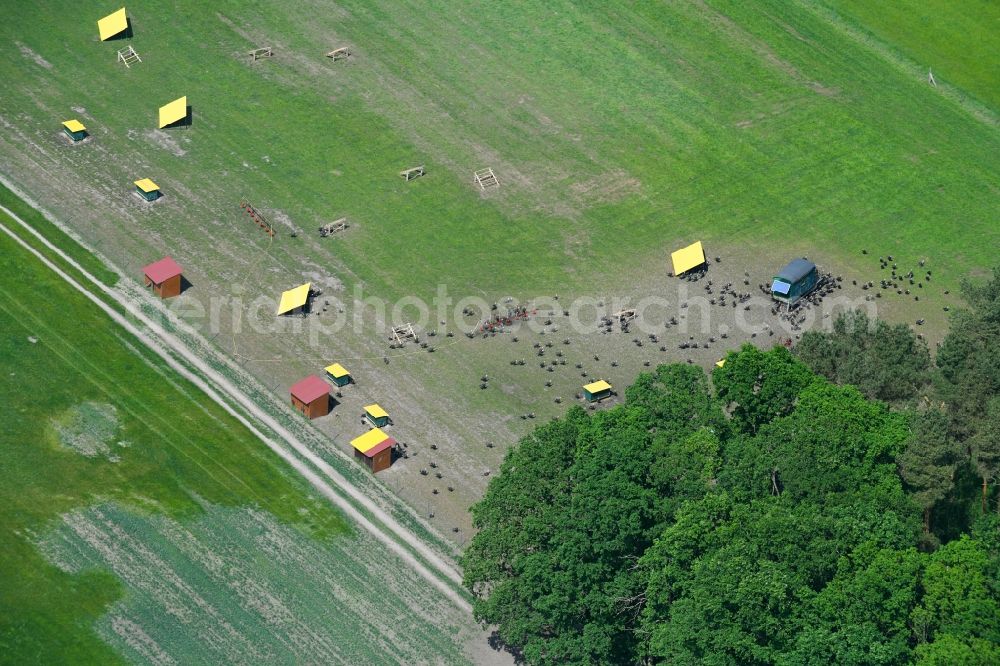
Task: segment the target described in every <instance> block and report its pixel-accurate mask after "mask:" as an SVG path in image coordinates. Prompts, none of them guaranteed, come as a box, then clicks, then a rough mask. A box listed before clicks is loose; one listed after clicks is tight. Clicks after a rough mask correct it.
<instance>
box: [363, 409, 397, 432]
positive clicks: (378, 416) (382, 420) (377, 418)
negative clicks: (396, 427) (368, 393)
mask: <svg viewBox="0 0 1000 666" xmlns="http://www.w3.org/2000/svg"><path fill="white" fill-rule="evenodd" d="M365 418H366V419H368V422H369V423H371V424H372V425H373V426H375V427H376V428H384V427H385V426H387V425H391V424H392V419H390V418H389V412H387V411H385V410H384V409H382V408H381V407H380V406H379V404H378V403H373V404H371V405H365Z"/></svg>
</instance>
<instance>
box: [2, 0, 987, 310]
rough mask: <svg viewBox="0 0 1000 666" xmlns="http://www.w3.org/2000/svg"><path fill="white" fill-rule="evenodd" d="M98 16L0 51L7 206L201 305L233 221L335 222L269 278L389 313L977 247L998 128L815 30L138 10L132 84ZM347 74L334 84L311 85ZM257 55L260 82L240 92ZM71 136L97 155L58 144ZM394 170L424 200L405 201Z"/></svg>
mask: <svg viewBox="0 0 1000 666" xmlns="http://www.w3.org/2000/svg"><path fill="white" fill-rule="evenodd" d="M979 6H980V5H979V4H976V5H975V6H973V7H972V8H971V10H970V9H969V8H967V7H964V6H963V7H962V8H958V7H954V8H951V9H949V8H948V7H947V6H944V5H942V6H941V7H940V9H939V15H943V16H945V17H948V16H951V15H957V14H962V15H965V14H974V13H975V9H976V7H979ZM982 7H983V8H984V9H983V12H984V14H986V15H987V18H988V17H989V15H990V12H991V11H992V10H989V9H988V5H982ZM104 9H105V8H104V7H94V8H92V9H90V10H89V12H90V14H93V16H90V15H89V14H88V15H87V16H81V15H80V11H79V7H78V6H77V5H74V4H73V3H70V2H60V1H56V0H48V1H45V2H41V3H38V5H37V6H36V8H35V9H33V10H32V11H25V10H20V11H17V12H15V15H14V16H13V20H10V21H7V22H6V23H5V25H4V26H3V27H2V28H0V30H2V35H3V37H4V43H5V46H4V47H3V48H4V49H5V57H4V58H3V62H2V64H0V68H2V69H0V74H2V75H3V78H4V80H5V81H7V82H8V84H7V89H6V92H7V94H5V95H4V98H3V100H0V115H2V117H3V119H4V121H5V122H6V123H8V124H9V125H10V126H11V128H12V129H14V131H12V132H10V133H9V134H8V136H7V137H5V138H4V140H3V143H2V144H0V147H2V150H3V151H4V152H5V153H7V154H14V155H15V156H18V160H15V162H14V163H13V164H12V166H17V164H18V163H19V162H20V160H21V159H27V160H28V161H29V162H31V163H32V168H26V169H23V170H18V169H17V168H13V169H11V173H10V174H9V176H10V177H11V178H13V179H14V180H15V181H16V182H17V184H19V185H21V186H23V187H24V188H25V189H26V190H27V191H28V192H29V193H35V194H37V195H38V196H40V197H42V198H44V200H45V201H46V202H47V203H49V204H51V205H52V207H53V208H55V209H56V210H57V211H59V212H61V213H63V214H64V215H65V216H66V217H67V218H68V219H69V220H71V221H72V222H73V223H74V224H78V225H79V226H80V228H81V229H82V230H83V231H84V232H85V233H86V234H87V236H88V237H92V238H101V239H107V241H106V242H107V243H109V244H110V243H111V242H112V240H114V241H115V242H117V243H119V244H120V245H121V246H122V247H123V248H125V249H127V250H128V251H129V252H135V253H141V252H142V251H143V249H144V248H147V247H148V246H149V245H150V244H153V245H156V246H160V247H173V248H179V249H183V250H185V251H186V253H187V254H188V255H190V261H189V263H191V264H193V265H194V266H196V270H201V271H204V272H206V273H207V274H208V275H209V276H211V278H212V279H213V280H218V281H219V282H223V281H225V280H226V279H227V278H228V279H232V277H234V276H235V275H237V274H238V273H239V265H240V263H239V262H240V257H241V255H243V256H245V255H248V254H251V253H253V252H254V251H255V246H254V242H255V241H257V240H259V239H258V238H256V236H255V235H254V234H253V233H249V232H252V230H248V228H247V225H248V223H247V222H246V221H245V220H241V218H239V216H238V213H237V211H236V203H237V202H238V200H239V197H240V196H241V195H246V196H249V197H251V198H252V200H254V201H255V202H257V203H258V205H260V206H262V207H264V208H265V209H270V210H274V211H278V212H277V213H276V219H278V218H281V217H283V216H287V219H288V220H290V223H289V224H288V225H281V224H279V228H280V229H283V230H285V231H287V230H289V229H290V228H292V227H294V228H296V229H299V230H300V231H302V232H303V234H304V235H309V236H314V235H315V226H317V225H318V224H319V223H321V222H325V221H329V220H331V219H335V218H337V217H340V216H342V215H346V216H348V217H349V219H351V220H352V221H353V222H354V224H355V227H354V228H353V229H352V230H351V231H350V232H349V233H348V234H346V235H345V236H344V237H343V238H342V239H337V240H336V241H333V242H331V243H327V244H325V245H324V246H317V244H315V243H306V242H298V243H296V242H295V241H294V240H290V239H287V238H286V239H285V241H286V242H284V243H281V244H280V247H279V248H277V249H276V250H275V259H276V261H277V262H278V263H279V264H280V265H281V267H282V270H284V271H295V268H294V267H295V266H296V265H298V266H299V267H302V266H303V265H315V266H319V267H321V268H322V270H325V271H329V272H331V273H334V274H335V275H336V277H337V279H339V280H341V281H343V282H346V283H348V284H350V283H354V282H358V281H363V282H364V284H365V285H366V286H367V287H369V288H370V289H372V290H374V291H376V292H377V293H379V294H380V295H383V296H385V297H398V296H400V295H404V294H410V293H414V294H416V295H419V296H424V297H426V296H429V295H431V294H433V291H434V288H435V287H436V285H437V284H439V283H445V284H448V285H449V286H451V287H452V288H455V289H461V290H463V291H464V292H468V293H472V294H478V293H480V292H485V293H486V294H489V295H491V296H493V295H503V294H506V293H509V292H517V293H521V292H551V291H554V290H561V291H562V292H580V291H585V290H587V289H590V288H593V285H594V284H595V282H597V283H604V284H607V283H608V282H609V281H610V282H623V281H628V280H634V279H636V278H637V277H638V276H641V275H642V274H643V272H645V271H648V270H662V268H663V265H664V264H663V262H664V259H665V257H666V253H667V252H668V251H669V250H671V249H673V248H674V247H676V245H677V243H679V242H682V241H688V240H691V239H695V238H702V239H704V240H706V242H708V243H709V244H710V247H712V246H714V247H716V248H733V247H739V248H744V247H749V248H752V249H753V251H754V252H755V254H756V255H757V256H759V257H761V261H765V262H768V263H771V264H775V265H777V264H780V263H781V262H782V261H783V260H784V259H785V258H786V257H787V256H788V254H789V253H790V252H791V250H792V248H793V247H794V248H796V250H797V249H798V248H801V247H805V248H808V247H810V246H814V247H822V248H824V249H825V250H828V251H832V252H834V253H835V255H836V256H839V257H841V258H842V259H843V261H844V263H845V264H846V265H851V264H852V263H853V264H857V262H858V261H859V253H860V250H861V249H862V248H863V247H868V248H869V249H870V250H871V251H873V252H874V253H878V254H884V253H891V252H893V251H895V252H903V251H905V252H907V253H911V254H913V255H914V256H927V257H932V258H933V260H934V261H935V262H936V263H937V266H938V268H939V271H940V273H941V275H942V277H943V278H944V279H952V280H957V278H958V277H960V276H963V275H965V274H967V273H969V272H971V271H973V270H975V269H979V268H982V267H984V266H986V265H987V264H989V263H991V262H992V261H993V259H994V256H993V255H994V252H993V250H994V249H995V247H996V246H997V244H998V240H1000V239H998V232H997V225H995V224H994V222H995V211H996V207H997V198H998V190H997V183H998V165H997V158H996V155H997V154H998V153H1000V136H998V130H997V126H996V122H995V118H996V116H995V114H994V115H993V120H992V121H989V120H984V119H983V118H981V117H975V116H974V115H973V114H970V113H969V112H968V111H967V110H966V109H964V108H963V107H961V106H960V105H959V104H957V103H955V102H954V101H953V100H952V99H950V98H948V97H946V96H945V95H943V94H942V93H941V92H940V91H937V90H935V89H934V88H932V87H930V86H929V85H927V83H926V80H925V78H924V77H923V76H914V75H912V73H911V72H906V71H902V70H901V69H900V68H898V67H895V66H893V65H892V64H890V63H889V62H887V61H886V59H885V58H884V54H882V53H879V52H877V51H876V50H873V49H871V48H869V47H868V46H867V45H866V44H864V43H857V42H854V41H852V40H851V39H850V37H849V36H848V35H846V34H845V33H844V32H843V31H842V30H840V29H839V28H838V27H837V26H836V25H834V24H833V23H832V22H831V21H830V20H828V17H827V14H826V13H825V12H826V10H827V9H828V8H827V7H826V6H825V5H821V4H816V3H811V2H793V3H787V2H777V1H772V2H768V1H763V2H757V3H752V4H747V3H741V2H729V1H726V0H716V1H711V2H695V3H638V4H635V5H628V6H621V5H619V4H608V3H579V2H558V1H557V2H544V3H541V2H537V3H518V4H517V5H503V4H499V5H498V4H493V5H489V6H485V7H482V6H474V5H469V4H467V3H459V2H442V3H435V4H434V5H433V6H427V5H425V4H424V3H413V2H397V1H393V2H351V1H344V2H337V3H334V2H328V1H326V0H313V1H312V2H303V3H285V2H278V1H274V2H258V3H254V4H253V5H252V6H248V5H246V4H245V3H237V2H226V1H223V2H218V3H212V4H211V5H205V4H204V3H195V2H166V3H153V2H142V1H140V2H136V3H134V4H131V5H129V11H130V15H131V16H132V21H133V26H134V34H135V37H134V39H132V40H131V43H132V44H133V45H134V46H135V47H136V49H137V50H138V51H139V53H140V54H141V55H143V57H144V60H143V62H142V64H141V65H136V66H135V67H133V68H132V69H128V70H127V69H125V68H124V67H123V66H121V65H115V63H114V57H115V56H114V51H115V49H116V48H118V47H120V46H123V45H124V44H125V42H114V43H103V44H102V43H98V42H97V40H96V30H95V25H94V20H96V18H97V17H98V16H99V15H100V14H101V13H102V12H103V10H104ZM106 9H109V10H110V9H113V7H111V6H110V5H108V6H107V7H106ZM874 11H875V10H872V11H869V12H867V13H865V14H864V15H863V16H861V17H860V20H865V19H867V18H868V17H869V16H870V15H871V14H872V13H873V12H874ZM39 16H44V17H45V20H44V21H42V20H38V17H39ZM881 17H882V18H885V19H886V20H885V21H882V23H888V22H889V19H891V15H890V14H888V13H887V12H886V13H883V14H882V15H881ZM963 21H964V22H963ZM963 21H959V22H958V24H957V25H958V26H961V25H964V24H965V23H967V22H971V21H972V19H964V20H963ZM942 22H943V23H945V24H946V25H949V26H951V25H953V24H952V23H948V22H947V21H944V20H942ZM987 25H988V22H987ZM924 29H925V30H926V31H927V32H928V33H930V32H933V28H932V27H931V26H928V27H926V28H924ZM960 29H961V28H960V27H956V28H952V27H949V28H948V30H952V31H956V30H960ZM976 34H978V33H976ZM996 34H997V33H996V31H991V32H989V33H988V34H985V35H983V40H982V42H983V46H982V47H981V48H982V53H983V54H984V55H983V58H977V59H975V60H972V61H971V62H970V59H966V60H958V59H952V60H951V61H949V65H948V67H946V69H945V70H944V71H942V73H941V77H942V79H943V80H944V81H947V82H948V83H950V84H954V85H961V84H962V83H963V82H965V81H969V82H970V83H969V85H970V86H971V87H973V88H975V90H974V91H973V94H976V95H977V97H978V98H979V99H981V100H983V101H984V103H986V104H989V103H990V101H991V99H990V96H989V94H988V91H987V92H981V90H982V89H983V88H988V87H989V86H988V83H986V80H987V79H988V77H989V74H990V72H991V71H993V70H992V69H991V67H992V65H990V64H989V63H990V62H993V61H995V53H996V51H997V49H996V48H991V45H992V46H996ZM885 37H886V38H887V39H889V40H892V39H895V38H896V37H897V36H896V35H895V34H885ZM970 41H972V40H970ZM936 43H938V44H941V43H946V41H945V40H939V41H938V42H936ZM341 44H349V45H350V46H351V47H352V49H353V51H354V55H353V56H352V58H351V59H350V60H349V61H348V62H347V63H338V64H333V63H332V62H331V61H329V60H328V59H326V58H324V57H323V53H324V52H325V51H327V50H329V49H330V48H333V47H334V46H337V45H341ZM259 45H269V46H273V47H274V48H275V52H276V54H277V56H276V57H275V58H274V59H273V60H270V61H263V62H258V63H255V64H252V65H251V64H250V62H249V59H248V58H247V56H246V51H247V50H248V49H250V48H252V47H255V46H259ZM900 48H901V49H902V50H903V52H904V53H906V54H910V53H912V50H913V48H915V45H913V44H909V43H907V44H903V45H902V46H901V47H900ZM991 55H992V56H993V57H992V58H991ZM40 62H44V63H45V64H40ZM948 68H954V69H956V70H961V71H964V72H966V74H967V76H966V77H964V78H963V77H962V76H960V75H958V74H956V75H955V76H951V75H950V73H949V70H948ZM977 81H978V82H980V83H975V82H977ZM180 95H188V97H189V101H190V103H191V104H192V106H193V125H192V126H191V127H190V128H182V129H175V130H170V131H168V132H164V133H158V132H155V131H154V120H155V111H156V108H157V107H158V106H159V104H161V103H165V102H167V101H169V100H171V99H173V98H175V97H177V96H180ZM74 108H79V109H83V110H84V111H82V112H80V113H77V112H75V111H73V109H74ZM994 111H995V108H994ZM70 116H81V119H83V120H84V121H85V122H86V123H87V124H88V125H90V126H91V127H92V128H93V133H94V135H95V138H96V142H95V145H94V146H91V147H87V146H79V147H76V148H74V149H73V150H72V151H69V150H68V149H66V148H65V147H64V146H57V145H54V144H53V143H52V142H54V141H56V138H57V137H55V135H56V134H57V132H58V123H59V122H60V121H61V120H64V119H65V118H66V117H70ZM39 144H41V145H42V151H43V156H39V155H37V154H34V155H32V156H28V157H25V154H26V153H28V152H29V151H32V150H36V149H37V147H38V145H39ZM415 164H426V166H427V168H428V175H427V176H426V177H425V178H423V179H421V180H418V181H415V182H413V183H409V184H406V183H403V182H402V181H401V179H399V178H398V176H397V175H396V173H397V171H399V170H400V169H402V168H405V167H408V166H413V165H415ZM483 166H492V167H493V168H494V169H495V171H496V172H497V174H498V176H499V178H500V181H501V183H502V184H503V185H502V188H501V190H500V191H499V192H496V193H493V194H492V195H489V196H487V197H485V198H484V197H481V196H480V194H479V193H478V192H477V191H476V187H475V186H474V185H473V183H472V171H473V170H474V169H477V168H480V167H483ZM45 176H48V177H50V178H51V181H50V182H48V183H41V182H39V177H42V178H44V177H45ZM144 176H149V177H152V178H153V179H154V180H156V181H157V182H158V183H160V184H161V185H162V186H163V188H164V190H165V192H166V193H167V197H168V199H167V200H166V201H164V202H162V203H163V205H161V206H158V207H156V208H155V209H154V210H151V211H145V210H139V209H137V207H136V206H134V205H133V204H132V202H131V201H129V200H128V199H129V197H128V191H129V189H130V183H131V181H132V180H134V179H135V178H138V177H144ZM53 190H55V191H53ZM74 202H76V203H74ZM77 206H78V207H79V208H78V207H77ZM91 207H94V208H95V209H96V210H97V211H100V213H96V212H95V213H92V212H91V211H90V210H89V209H90V208H91ZM80 208H83V209H85V210H81V209H80ZM105 211H106V214H104V213H105ZM331 246H333V247H332V248H331ZM109 255H110V256H112V257H114V256H115V254H114V253H113V252H111V253H109ZM131 256H133V255H131V254H127V255H126V256H125V257H124V258H123V261H125V262H126V263H128V262H129V261H132V262H134V263H138V261H139V259H138V258H136V259H130V258H129V257H131ZM223 257H224V259H225V260H226V261H235V262H236V267H234V266H233V265H228V266H227V265H219V263H220V262H219V260H220V258H223ZM623 266H625V267H627V268H626V269H625V270H622V267H623ZM277 272H278V273H280V272H281V271H277ZM287 279H291V278H290V276H288V277H287ZM287 279H286V282H287ZM261 282H262V283H263V284H262V285H261V286H262V288H266V289H271V288H273V287H272V283H271V282H270V281H269V280H267V279H262V280H261Z"/></svg>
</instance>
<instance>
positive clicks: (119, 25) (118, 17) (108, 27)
mask: <svg viewBox="0 0 1000 666" xmlns="http://www.w3.org/2000/svg"><path fill="white" fill-rule="evenodd" d="M126 30H128V16H126V15H125V8H124V7H122V8H121V9H119V10H118V11H116V12H112V13H111V14H108V15H107V16H105V17H104V18H102V19H100V20H99V21H98V22H97V32H99V33H100V35H101V41H102V42H103V41H105V40H108V39H111V38H112V37H115V36H117V35H120V34H121V33H123V32H125V31H126Z"/></svg>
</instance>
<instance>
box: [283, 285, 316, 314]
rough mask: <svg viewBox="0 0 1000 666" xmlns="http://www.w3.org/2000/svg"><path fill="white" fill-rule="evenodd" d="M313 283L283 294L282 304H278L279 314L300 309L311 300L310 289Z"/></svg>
mask: <svg viewBox="0 0 1000 666" xmlns="http://www.w3.org/2000/svg"><path fill="white" fill-rule="evenodd" d="M310 287H312V282H306V283H305V284H301V285H299V286H298V287H296V288H295V289H289V290H288V291H286V292H284V293H283V294H281V302H280V303H278V314H280V315H281V314H285V313H286V312H288V311H289V310H294V309H295V308H300V307H302V306H303V305H305V304H306V301H307V300H309V288H310Z"/></svg>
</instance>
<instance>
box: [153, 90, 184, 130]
mask: <svg viewBox="0 0 1000 666" xmlns="http://www.w3.org/2000/svg"><path fill="white" fill-rule="evenodd" d="M187 106H188V98H187V95H185V96H184V97H178V98H177V99H175V100H174V101H172V102H170V104H164V105H163V106H161V107H160V127H161V128H163V127H166V126H167V125H173V124H174V123H176V122H177V121H178V120H182V119H183V118H186V117H187V113H188V111H187Z"/></svg>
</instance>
